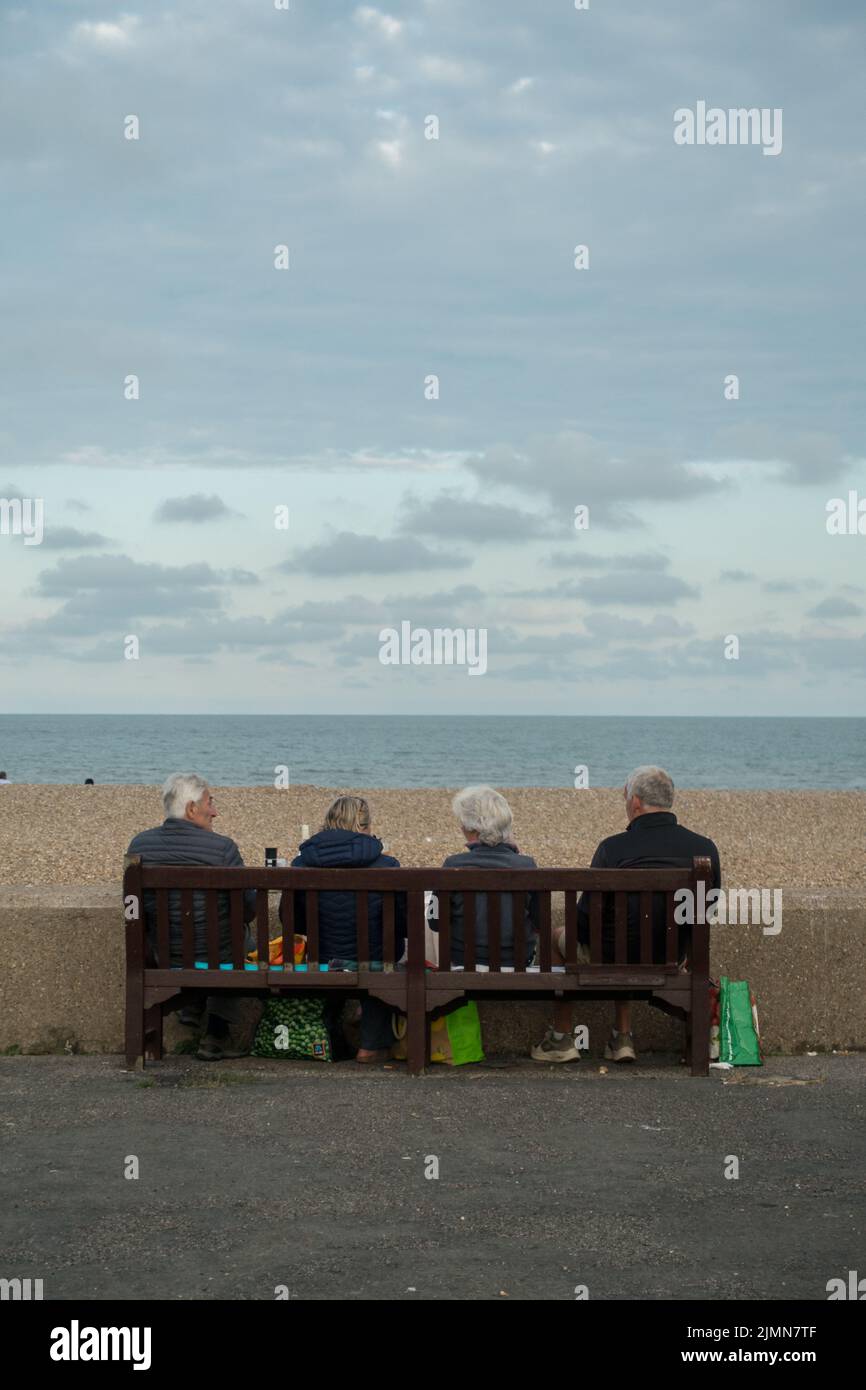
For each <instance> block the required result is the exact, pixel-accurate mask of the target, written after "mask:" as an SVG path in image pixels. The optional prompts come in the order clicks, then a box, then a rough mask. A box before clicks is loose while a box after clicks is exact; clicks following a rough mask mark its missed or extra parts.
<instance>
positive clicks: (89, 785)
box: [84, 777, 93, 787]
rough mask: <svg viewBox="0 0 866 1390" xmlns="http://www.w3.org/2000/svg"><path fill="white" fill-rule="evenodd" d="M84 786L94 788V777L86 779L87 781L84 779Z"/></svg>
mask: <svg viewBox="0 0 866 1390" xmlns="http://www.w3.org/2000/svg"><path fill="white" fill-rule="evenodd" d="M84 785H85V787H92V786H93V778H92V777H85V779H84Z"/></svg>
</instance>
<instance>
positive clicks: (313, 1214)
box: [0, 1054, 866, 1300]
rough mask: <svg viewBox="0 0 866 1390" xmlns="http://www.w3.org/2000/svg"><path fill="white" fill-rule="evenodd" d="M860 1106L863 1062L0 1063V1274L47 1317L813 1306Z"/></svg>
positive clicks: (849, 1189)
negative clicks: (590, 1305) (38, 1284)
mask: <svg viewBox="0 0 866 1390" xmlns="http://www.w3.org/2000/svg"><path fill="white" fill-rule="evenodd" d="M864 1101H866V1055H864V1054H850V1055H839V1056H833V1055H819V1056H815V1057H808V1056H800V1057H771V1058H770V1059H768V1061H767V1062H766V1063H765V1065H764V1066H763V1067H762V1068H760V1069H746V1068H742V1069H737V1070H735V1071H733V1072H720V1071H713V1072H711V1074H710V1076H709V1077H708V1078H693V1077H691V1076H690V1075H689V1074H688V1073H687V1071H686V1069H685V1068H684V1067H682V1066H680V1065H678V1062H677V1059H676V1058H674V1057H668V1056H655V1057H652V1056H649V1057H644V1058H642V1059H641V1062H640V1064H639V1065H638V1066H636V1067H632V1068H625V1067H615V1066H613V1065H611V1066H610V1067H609V1068H608V1070H607V1071H603V1070H601V1068H600V1064H599V1063H598V1061H597V1060H587V1061H581V1062H579V1063H573V1064H568V1065H562V1066H559V1067H555V1066H538V1065H535V1064H533V1063H531V1062H529V1061H527V1060H525V1059H516V1058H515V1059H506V1060H502V1059H494V1060H493V1061H491V1062H489V1063H486V1064H481V1065H479V1066H472V1067H464V1068H459V1069H453V1070H452V1069H450V1068H447V1067H435V1068H432V1069H431V1070H430V1071H428V1073H427V1074H426V1075H425V1076H423V1077H419V1078H412V1077H409V1076H408V1075H407V1073H406V1071H405V1068H404V1067H403V1066H401V1065H400V1064H393V1065H390V1066H385V1067H377V1068H373V1069H371V1068H368V1067H365V1068H361V1067H359V1066H357V1065H356V1064H355V1063H342V1064H332V1065H328V1064H323V1063H318V1064H315V1063H313V1064H307V1063H303V1062H284V1061H264V1060H260V1059H250V1058H245V1059H242V1060H239V1061H234V1062H221V1063H210V1064H208V1063H202V1062H198V1061H197V1060H195V1059H194V1058H191V1057H187V1056H177V1057H169V1058H167V1059H166V1060H164V1061H162V1062H159V1063H149V1064H148V1067H147V1069H146V1071H145V1072H143V1073H142V1072H127V1071H125V1070H123V1062H122V1059H120V1058H118V1057H105V1056H102V1057H93V1056H69V1057H56V1056H21V1057H3V1058H0V1128H2V1144H0V1184H2V1218H0V1252H2V1254H0V1277H3V1278H13V1277H21V1278H27V1277H29V1278H33V1279H35V1278H40V1279H42V1280H43V1288H44V1298H45V1299H61V1300H62V1299H116V1298H120V1299H150V1298H160V1299H180V1300H190V1299H274V1298H275V1297H277V1296H283V1297H285V1296H288V1297H290V1298H297V1299H335V1300H347V1299H348V1300H353V1299H377V1300H378V1299H388V1300H402V1299H466V1300H472V1299H488V1298H493V1299H498V1298H502V1297H510V1298H519V1299H545V1300H546V1299H568V1300H573V1299H574V1298H575V1297H576V1292H575V1291H576V1290H578V1289H580V1287H581V1286H585V1287H586V1291H587V1294H588V1297H589V1298H590V1299H640V1300H647V1299H708V1300H714V1299H728V1298H735V1299H744V1300H762V1299H818V1300H826V1298H827V1281H828V1280H830V1279H832V1278H840V1277H841V1278H847V1275H848V1271H849V1270H860V1271H862V1272H863V1273H864V1274H866V1242H864V1231H866V1219H864V1218H866V1104H864ZM734 1160H736V1162H734ZM737 1167H738V1176H733V1173H734V1172H735V1170H736V1169H737ZM135 1172H137V1176H125V1174H126V1173H129V1174H134V1173H135ZM437 1173H438V1176H437V1175H436V1174H437ZM726 1174H730V1175H731V1176H726Z"/></svg>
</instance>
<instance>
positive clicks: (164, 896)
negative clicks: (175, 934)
mask: <svg viewBox="0 0 866 1390" xmlns="http://www.w3.org/2000/svg"><path fill="white" fill-rule="evenodd" d="M156 941H157V949H156V955H157V960H158V962H159V965H160V967H161V968H162V969H163V970H168V968H169V966H170V965H171V914H170V913H169V908H168V889H167V888H157V890H156Z"/></svg>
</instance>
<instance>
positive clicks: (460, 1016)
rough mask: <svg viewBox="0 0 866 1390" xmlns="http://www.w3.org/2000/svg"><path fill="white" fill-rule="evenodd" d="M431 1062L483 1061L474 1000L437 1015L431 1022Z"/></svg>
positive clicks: (460, 1064) (455, 1065)
mask: <svg viewBox="0 0 866 1390" xmlns="http://www.w3.org/2000/svg"><path fill="white" fill-rule="evenodd" d="M430 1061H431V1062H444V1063H445V1065H446V1066H449V1067H462V1066H465V1065H466V1063H467V1062H483V1061H484V1049H483V1047H482V1046H481V1020H480V1018H479V1017H478V1005H477V1004H476V1003H475V1000H474V999H470V1000H469V1001H468V1003H466V1004H461V1005H460V1007H459V1008H458V1009H452V1011H451V1013H449V1014H443V1015H442V1017H441V1018H434V1020H433V1022H432V1023H431V1024H430Z"/></svg>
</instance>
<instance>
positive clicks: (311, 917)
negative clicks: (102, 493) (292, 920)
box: [306, 888, 327, 970]
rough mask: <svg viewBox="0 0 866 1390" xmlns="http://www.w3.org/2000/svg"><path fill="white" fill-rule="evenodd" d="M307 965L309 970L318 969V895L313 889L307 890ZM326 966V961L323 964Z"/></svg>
mask: <svg viewBox="0 0 866 1390" xmlns="http://www.w3.org/2000/svg"><path fill="white" fill-rule="evenodd" d="M306 918H307V964H308V965H309V967H310V969H311V970H318V968H319V894H318V890H317V889H315V888H308V889H307V911H306ZM325 964H326V965H327V961H326V962H325Z"/></svg>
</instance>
